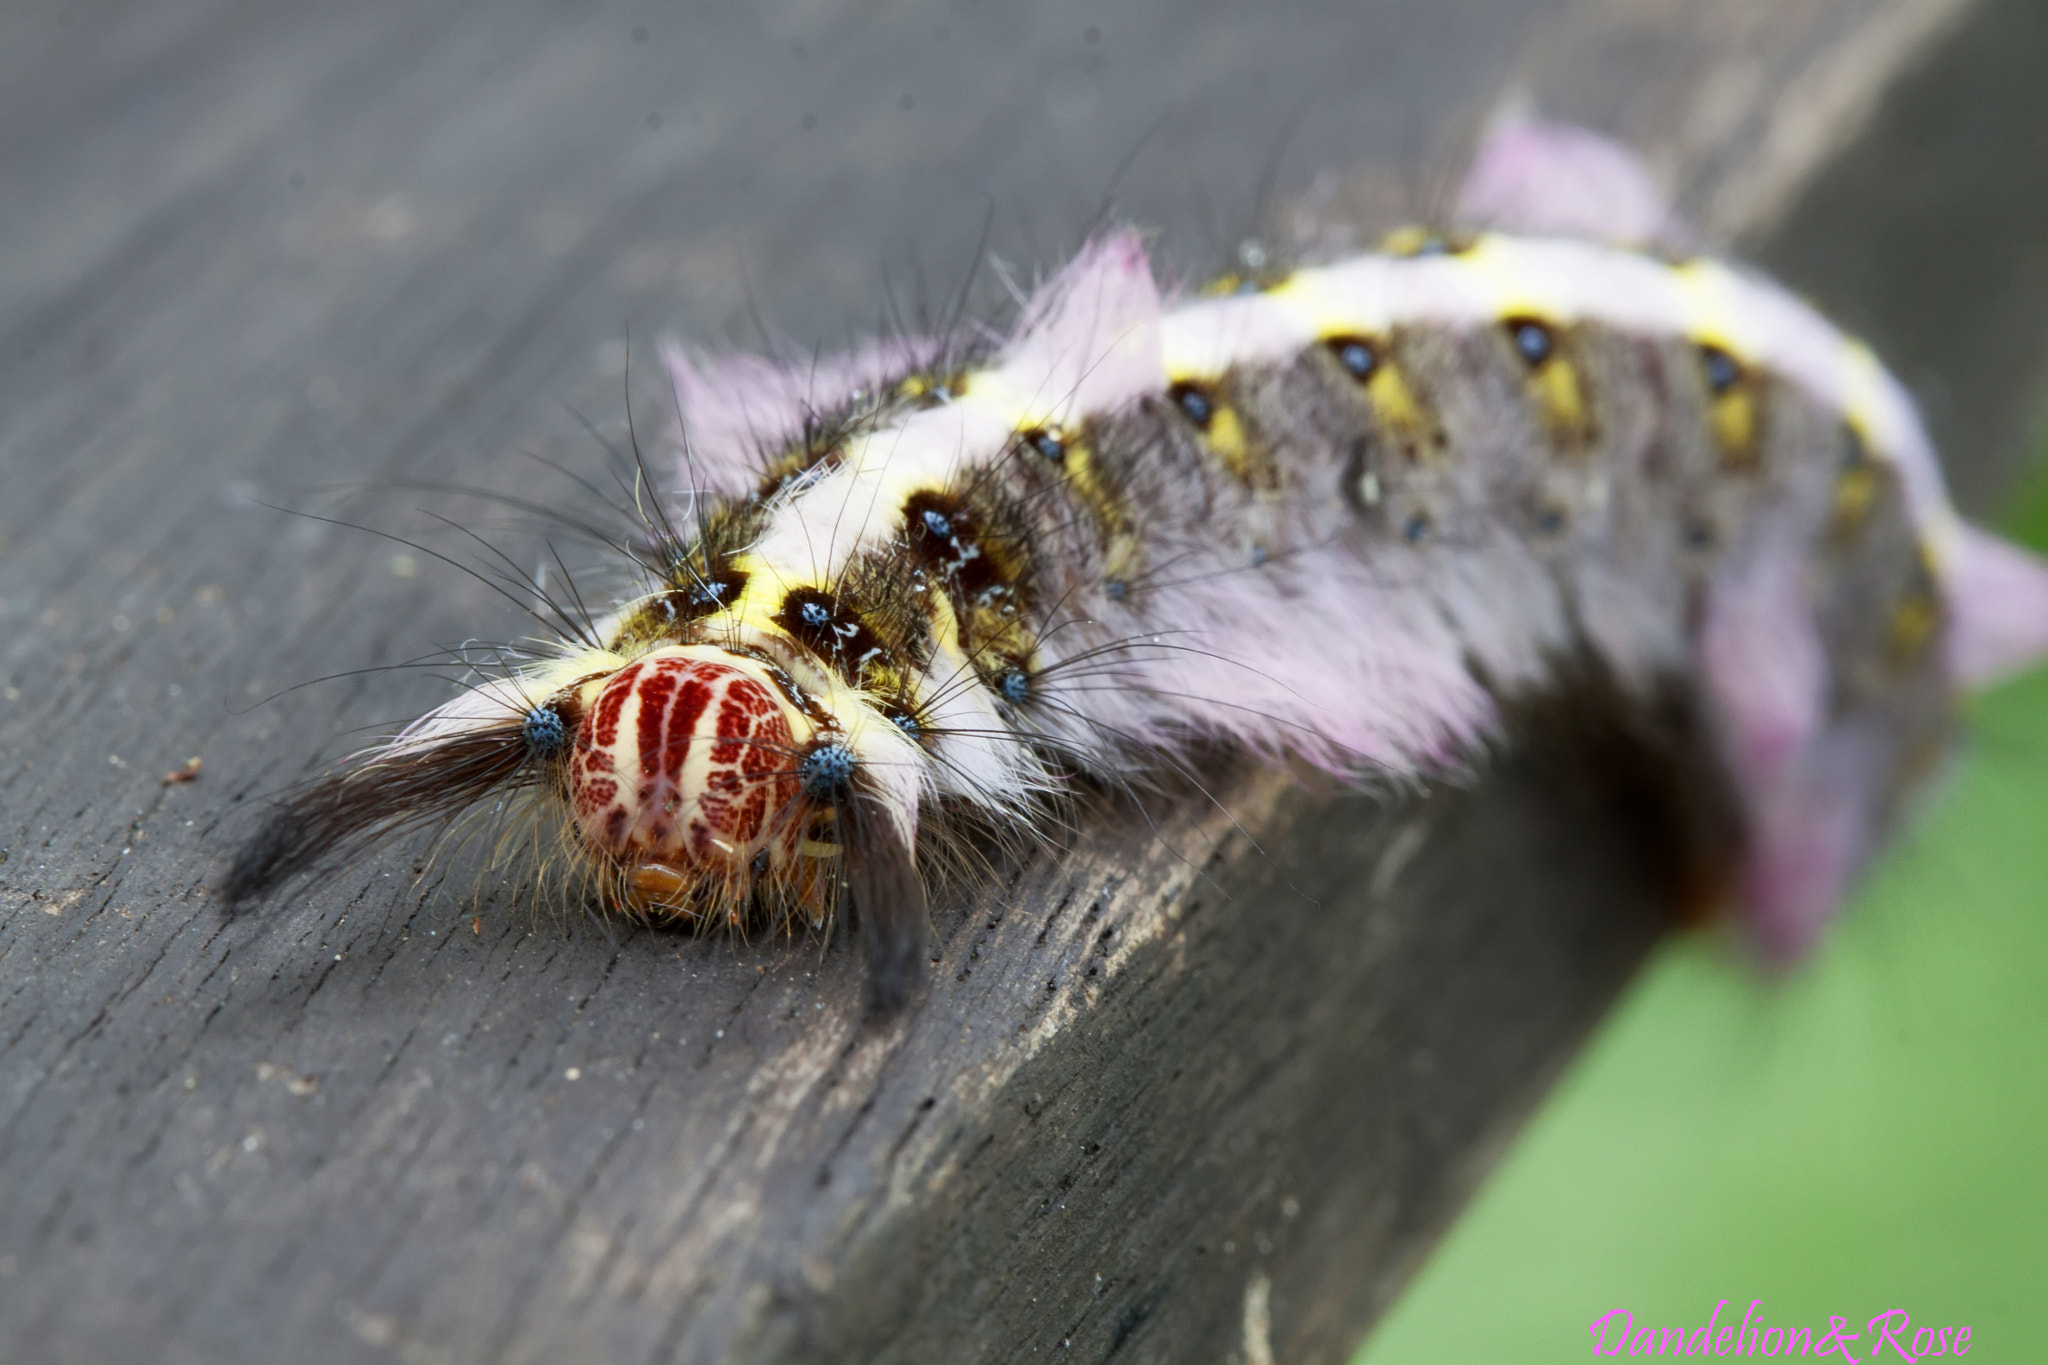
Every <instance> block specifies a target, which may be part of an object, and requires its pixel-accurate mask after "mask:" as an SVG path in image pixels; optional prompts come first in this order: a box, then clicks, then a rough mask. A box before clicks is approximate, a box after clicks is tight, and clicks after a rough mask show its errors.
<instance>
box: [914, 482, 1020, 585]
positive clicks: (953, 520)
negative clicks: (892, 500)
mask: <svg viewBox="0 0 2048 1365" xmlns="http://www.w3.org/2000/svg"><path fill="white" fill-rule="evenodd" d="M977 522H978V519H977V518H976V517H975V515H974V513H973V511H972V510H970V509H969V508H967V507H966V506H965V505H963V504H962V503H961V502H960V501H959V500H958V499H955V498H951V497H948V496H947V495H946V494H943V493H931V492H918V493H912V494H911V495H910V496H909V497H908V498H906V499H904V502H903V524H904V527H905V528H906V531H907V533H908V536H909V540H910V550H911V553H912V554H914V555H916V556H917V557H918V559H919V560H921V561H923V562H924V563H925V564H926V565H928V566H930V567H931V568H932V569H934V570H936V571H937V572H939V573H942V574H945V575H946V576H947V577H948V578H950V579H951V580H952V582H953V584H954V585H955V586H956V587H958V588H959V590H960V592H961V593H963V594H965V595H966V596H968V597H972V596H974V595H976V594H978V593H980V592H983V591H985V590H986V589H988V588H991V587H994V586H996V585H998V584H999V583H1001V582H1002V581H1003V580H1002V575H1001V572H1000V568H999V566H998V565H997V564H996V563H995V561H994V560H993V559H991V558H990V557H989V556H988V555H986V554H984V553H982V545H981V538H980V528H979V526H978V524H977Z"/></svg>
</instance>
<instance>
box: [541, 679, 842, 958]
mask: <svg viewBox="0 0 2048 1365" xmlns="http://www.w3.org/2000/svg"><path fill="white" fill-rule="evenodd" d="M576 701H577V704H576V706H575V708H574V709H575V711H576V712H577V714H578V719H577V723H576V727H575V730H574V732H573V735H572V734H571V733H569V732H568V730H567V729H566V727H564V729H563V733H562V736H561V741H560V742H561V745H562V747H563V750H564V752H562V753H561V754H560V756H559V758H558V759H557V761H558V762H559V763H560V764H561V765H562V767H561V779H562V784H563V788H564V793H565V795H566V798H567V801H568V805H569V811H570V816H571V819H572V820H573V822H574V826H575V832H576V836H577V837H578V838H579V839H580V840H581V841H582V842H583V844H584V846H585V847H586V848H587V849H588V850H589V851H590V852H591V853H593V854H595V855H596V856H597V857H598V858H599V860H600V861H601V862H602V864H603V865H605V866H607V867H609V868H612V869H615V870H616V873H617V876H616V878H615V885H616V889H617V896H618V899H619V900H620V901H621V903H622V904H623V905H624V907H625V908H628V909H630V910H632V911H635V912H637V913H640V914H643V915H647V916H651V917H657V918H660V917H669V916H678V917H684V918H698V917H701V916H703V915H704V914H706V913H707V912H710V911H718V912H723V913H724V914H725V915H726V916H727V917H728V918H729V919H734V920H736V919H737V917H738V916H739V915H740V914H741V913H742V911H743V909H744V906H745V904H746V902H747V900H748V899H749V897H751V896H754V895H756V894H766V893H770V892H771V891H772V893H774V894H776V895H777V896H778V898H784V899H793V900H794V901H795V902H797V905H796V906H795V907H793V908H796V909H799V910H810V911H811V912H813V916H812V917H813V918H814V919H818V918H822V912H823V910H825V909H826V908H829V907H825V906H819V905H817V904H816V903H815V902H816V900H817V898H818V896H819V894H820V889H819V883H820V880H821V878H820V875H819V870H818V869H817V868H815V867H813V868H809V869H806V867H805V866H804V864H805V863H806V861H809V862H811V863H828V862H830V861H832V860H835V859H836V858H837V856H838V853H839V848H838V845H837V844H836V843H835V842H834V841H833V830H832V823H833V817H834V806H833V798H834V797H836V795H837V794H838V791H839V789H840V787H841V786H843V785H845V783H846V782H848V781H850V780H851V778H852V776H853V771H854V768H855V766H856V765H855V764H854V763H853V762H852V761H851V754H850V751H846V750H844V749H843V748H836V747H835V746H833V745H832V744H830V743H826V744H823V745H813V744H811V743H810V741H811V740H812V738H813V728H814V727H813V726H812V724H811V721H810V719H809V717H807V716H806V715H805V714H804V713H803V711H802V710H801V709H800V708H799V707H797V706H796V705H795V704H794V703H793V702H792V701H791V700H789V699H788V698H786V697H785V696H784V695H782V694H781V693H780V691H779V690H778V689H777V687H776V686H775V683H774V680H773V678H772V677H771V676H769V674H768V671H767V668H766V666H765V665H763V664H761V663H759V662H757V661H755V660H753V659H749V658H746V657H743V656H740V655H736V654H732V653H730V652H728V651H726V650H722V649H718V648H715V647H712V646H706V645H693V646H682V647H675V648H668V649H657V650H654V651H652V652H651V653H648V654H644V655H642V656H641V657H639V658H637V659H635V660H633V661H632V662H631V663H629V664H627V665H626V666H625V667H623V668H621V669H619V670H617V671H616V672H614V673H611V674H608V675H605V676H601V677H597V678H593V679H591V680H589V681H587V682H585V683H584V684H583V685H582V686H581V687H579V688H578V689H577V693H576ZM800 740H801V741H803V743H800ZM832 753H844V754H846V756H847V759H846V761H843V762H840V763H838V764H837V767H838V768H840V769H843V772H841V773H840V774H839V776H840V778H841V780H840V781H839V782H837V783H834V784H829V785H828V784H823V783H820V782H817V781H809V782H807V781H806V780H805V777H804V773H805V771H806V769H807V767H809V768H816V767H817V766H818V760H817V759H816V758H814V757H813V756H812V755H813V754H832Z"/></svg>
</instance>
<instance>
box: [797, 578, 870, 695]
mask: <svg viewBox="0 0 2048 1365" xmlns="http://www.w3.org/2000/svg"><path fill="white" fill-rule="evenodd" d="M773 619H774V621H775V624H776V625H778V626H780V627H782V628H783V629H784V630H785V631H787V632H789V636H790V638H791V639H793V640H795V641H797V642H798V643H799V644H801V645H803V646H804V647H806V648H807V649H809V650H810V651H811V652H812V653H813V654H816V655H817V656H818V657H819V658H821V659H823V660H825V662H827V663H828V664H830V665H831V666H832V669H833V671H834V672H836V673H838V674H839V676H840V677H842V678H844V679H845V680H846V681H847V682H849V683H852V684H853V685H854V686H856V687H858V686H859V685H860V683H861V674H862V672H863V671H864V670H865V669H866V668H867V667H868V665H870V664H873V663H876V662H883V661H886V660H887V658H888V647H887V646H886V645H884V644H883V643H882V641H881V638H880V637H879V636H877V635H876V634H875V633H874V631H872V630H870V629H869V628H868V624H867V622H865V621H863V620H862V619H861V618H860V614H859V613H858V612H855V611H852V610H850V609H849V608H847V607H846V606H844V605H843V604H842V603H840V601H839V600H838V599H837V598H835V597H834V596H833V595H832V594H831V593H829V592H826V591H825V590H824V589H822V588H798V589H796V590H795V591H793V592H791V593H790V594H789V595H788V596H787V597H785V598H783V599H782V607H781V609H780V610H779V611H777V612H776V613H775V616H774V618H773Z"/></svg>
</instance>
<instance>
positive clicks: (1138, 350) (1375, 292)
mask: <svg viewBox="0 0 2048 1365" xmlns="http://www.w3.org/2000/svg"><path fill="white" fill-rule="evenodd" d="M1521 315H1530V316H1534V317H1539V318H1542V319H1545V320H1548V321H1553V322H1556V323H1559V324H1566V325H1568V324H1572V323H1580V322H1584V323H1591V324H1597V325H1601V326H1606V327H1611V328H1614V329H1616V330H1618V331H1622V332H1625V333H1631V334H1636V335H1642V336H1649V337H1681V338H1685V339H1687V340H1691V341H1695V342H1698V343H1701V344H1711V345H1714V346H1718V347H1720V348H1722V349H1723V350H1725V351H1727V352H1728V353H1729V354H1730V355H1731V356H1733V357H1734V358H1735V359H1736V360H1737V361H1739V362H1740V363H1742V364H1743V365H1745V366H1748V367H1751V368H1756V369H1761V370H1765V371H1769V372H1772V373H1775V374H1777V375H1779V376H1781V377H1783V378H1784V379H1785V380H1787V381H1789V382H1791V383H1792V384H1794V385H1796V386H1798V387H1799V388H1801V389H1803V390H1805V391H1806V392H1807V393H1808V394H1809V395H1810V396H1811V397H1812V398H1813V399H1814V400H1815V401H1817V402H1818V403H1820V404H1821V405H1822V406H1824V407H1828V408H1831V409H1833V410H1835V411H1837V412H1840V413H1841V414H1842V415H1843V417H1844V419H1845V420H1847V421H1849V422H1850V423H1852V424H1853V425H1854V426H1855V427H1856V428H1857V429H1858V430H1859V432H1861V433H1862V435H1863V437H1864V438H1865V440H1866V442H1867V443H1868V445H1869V447H1870V450H1871V453H1872V454H1873V456H1875V457H1876V458H1879V459H1883V460H1889V461H1893V462H1895V463H1896V464H1897V465H1898V466H1899V468H1900V472H1901V475H1902V476H1903V479H1904V482H1905V485H1906V491H1907V495H1908V498H1909V501H1910V506H1911V508H1912V511H1913V515H1914V517H1915V520H1916V522H1917V523H1918V524H1919V525H1920V527H1921V529H1922V531H1923V533H1924V534H1926V535H1927V536H1928V537H1929V539H1930V541H1931V543H1932V544H1933V546H1934V548H1935V550H1936V553H1937V558H1938V559H1939V558H1940V557H1941V556H1942V553H1943V551H1945V549H1946V548H1947V547H1948V546H1949V545H1951V544H1952V543H1953V541H1954V535H1955V527H1956V522H1955V519H1954V515H1953V513H1952V512H1951V511H1950V510H1949V508H1948V506H1947V502H1946V499H1945V497H1944V495H1943V493H1942V491H1941V489H1942V485H1941V478H1940V473H1939V468H1938V465H1937V463H1936V461H1935V457H1934V453H1933V449H1932V447H1931V445H1930V444H1929V442H1928V440H1927V437H1926V434H1925V432H1924V430H1923V429H1922V427H1921V425H1920V421H1919V418H1918V416H1917V414H1916V413H1915V412H1914V409H1913V405H1912V402H1911V400H1910V399H1909V398H1908V397H1907V395H1906V394H1905V392H1904V390H1903V389H1902V388H1901V387H1900V385H1899V383H1898V381H1897V380H1896V379H1894V378H1893V377H1892V376H1891V375H1890V374H1888V373H1887V372H1886V371H1885V370H1884V369H1883V367H1882V366H1880V365H1879V364H1878V363H1877V362H1876V361H1875V359H1874V358H1872V357H1871V355H1870V353H1869V351H1868V350H1867V349H1866V348H1864V347H1862V346H1861V345H1860V344H1857V343H1855V342H1853V341H1851V340H1850V339H1848V338H1847V337H1845V336H1844V335H1843V334H1842V333H1841V332H1840V331H1839V330H1838V329H1836V328H1835V327H1834V326H1833V325H1831V324H1830V323H1828V322H1827V321H1826V320H1825V319H1823V318H1822V317H1821V316H1820V315H1819V314H1818V313H1816V312H1815V311H1814V310H1813V309H1812V308H1810V307H1808V306H1807V305H1806V304H1805V303H1803V302H1802V301H1800V300H1799V299H1797V298H1795V297H1794V296H1793V295H1791V294H1790V293H1788V292H1786V291H1785V290H1784V289H1782V288H1780V287H1779V286H1777V285H1775V284H1772V283H1771V282H1769V281H1768V280H1765V279H1762V278H1761V277H1758V276H1754V275H1751V274H1749V273H1746V272H1744V271H1741V270H1737V269H1735V268H1733V267H1731V266H1728V265H1725V264H1723V263H1721V262H1718V261H1712V260H1704V259H1703V260H1695V261H1690V262H1686V263H1684V264H1680V265H1666V264H1664V263H1663V262H1661V261H1658V260H1655V259H1653V258H1651V257H1648V256H1644V255H1641V254H1639V253H1637V252H1633V251H1627V250H1622V249H1618V248H1613V247H1607V246H1602V245H1598V244H1596V243H1591V242H1584V241H1578V240H1566V239H1556V240H1551V239H1540V238H1516V237H1507V236H1501V235H1497V234H1489V235H1486V236H1483V237H1481V238H1479V239H1478V240H1477V241H1476V242H1475V243H1474V244H1473V245H1472V246H1471V247H1470V248H1469V249H1467V250H1465V251H1462V252H1459V253H1457V254H1445V255H1423V256H1409V257H1396V256H1386V255H1366V256H1359V257H1355V258H1353V259H1350V260H1346V261H1340V262H1337V263H1335V264H1332V265H1328V266H1320V267H1310V268H1306V269H1303V270H1299V271H1297V272H1295V273H1294V274H1293V275H1292V276H1290V277H1289V278H1288V279H1287V280H1286V281H1284V282H1283V283H1281V284H1280V285H1278V286H1277V287H1275V288H1274V289H1272V290H1270V291H1267V292H1263V293H1257V294H1239V295H1229V296H1225V297H1219V298H1201V299H1194V300H1189V301H1186V302H1183V303H1181V304H1180V305H1178V306H1177V307H1174V308H1172V309H1170V310H1169V311H1168V312H1166V313H1165V314H1164V315H1163V316H1161V317H1160V318H1159V319H1158V321H1157V324H1156V327H1153V326H1134V327H1132V328H1131V329H1129V330H1128V331H1126V332H1123V333H1120V334H1117V335H1115V336H1113V337H1110V338H1109V339H1108V340H1107V342H1106V344H1105V346H1104V348H1103V351H1102V353H1101V354H1100V355H1098V356H1095V357H1092V358H1091V359H1090V361H1089V363H1088V364H1086V365H1081V366H1078V367H1077V366H1076V365H1075V364H1074V363H1073V362H1072V361H1071V360H1069V361H1065V362H1058V361H1056V360H1054V359H1051V358H1049V354H1048V351H1047V349H1046V348H1045V347H1044V346H1042V345H1037V344H1034V339H1033V338H1031V337H1028V336H1027V337H1025V338H1022V339H1020V340H1019V341H1018V342H1016V343H1014V344H1013V345H1012V346H1011V347H1010V348H1009V349H1008V350H1006V351H1005V352H1004V354H1003V355H1002V357H1000V358H999V359H998V361H997V362H996V364H995V365H993V366H992V367H990V369H989V370H987V371H984V372H983V373H981V374H978V375H974V376H970V378H969V380H968V382H967V384H966V386H965V392H964V393H963V394H962V395H961V396H960V397H958V398H956V399H954V400H953V401H951V402H948V403H944V404H942V405H940V406H937V407H934V408H930V409H926V410H923V411H919V412H914V413H910V414H907V415H905V416H903V417H901V418H899V419H897V420H896V421H895V422H894V423H893V424H892V425H891V426H889V427H886V428H884V429H882V430H879V431H875V432H871V433H868V434H866V435H863V436H859V437H856V438H854V439H853V440H852V441H850V442H849V444H848V447H847V450H846V451H845V452H844V455H843V458H842V459H841V461H840V463H839V466H838V467H837V468H835V469H833V470H832V471H831V472H829V473H827V474H826V475H824V476H822V477H820V478H818V479H816V480H815V481H812V482H809V483H806V484H804V485H803V486H802V487H800V488H799V489H798V490H797V491H795V492H794V493H792V494H791V495H790V496H789V497H788V498H787V499H786V500H785V501H784V502H783V504H782V505H781V506H780V507H778V508H777V509H776V510H775V513H774V516H773V519H772V521H771V523H770V526H769V528H768V530H767V532H766V533H765V534H764V535H763V537H762V539H761V541H760V543H759V545H758V546H757V547H756V550H755V553H756V555H757V556H758V558H759V559H760V560H762V561H764V562H765V564H767V565H769V566H772V568H773V571H774V572H775V573H776V574H777V576H778V577H779V578H781V579H783V580H785V581H786V582H787V583H788V584H790V585H794V584H797V583H803V582H818V581H821V580H828V579H830V578H831V577H833V576H835V575H836V574H838V573H839V572H840V571H842V570H843V568H844V567H845V564H846V562H847V560H848V558H849V557H850V556H851V555H852V554H854V553H855V552H856V551H857V550H858V549H860V548H861V547H862V546H865V545H870V544H874V543H878V542H881V541H885V540H887V539H888V538H889V537H891V536H893V535H894V534H896V532H897V528H898V526H899V524H900V519H901V509H902V505H903V501H904V499H905V498H906V497H907V496H908V495H909V494H910V493H912V492H914V491H916V490H917V489H919V488H937V487H944V486H947V485H949V484H952V483H955V482H957V481H958V479H959V478H960V476H961V475H962V474H963V473H965V472H966V471H968V470H970V469H972V468H974V467H976V466H978V465H980V464H982V463H985V462H987V461H990V460H993V459H996V458H999V457H1000V455H1001V453H1002V452H1003V450H1004V449H1005V448H1006V447H1007V446H1008V444H1009V442H1010V441H1011V439H1012V437H1013V436H1014V434H1015V433H1016V432H1017V431H1019V430H1023V429H1025V428H1028V427H1034V426H1071V425H1073V424H1074V423H1076V422H1077V421H1078V420H1080V419H1082V418H1084V417H1090V416H1099V415H1103V412H1104V411H1105V410H1104V409H1101V408H1096V409H1088V408H1086V407H1084V406H1083V403H1082V402H1081V401H1078V400H1077V397H1076V383H1075V380H1074V378H1073V376H1074V375H1076V374H1086V373H1089V372H1091V371H1093V370H1095V369H1097V368H1107V367H1116V368H1119V369H1124V370H1129V369H1134V368H1137V367H1139V366H1143V367H1147V368H1149V370H1150V372H1151V373H1153V374H1154V375H1155V376H1156V382H1155V383H1154V384H1153V385H1152V388H1153V389H1154V391H1158V390H1163V389H1164V388H1165V387H1166V386H1167V385H1169V384H1171V383H1173V382H1176V381H1179V380H1183V379H1189V378H1213V377H1215V376H1218V375H1221V374H1223V373H1224V372H1226V371H1227V370H1230V369H1231V368H1233V367H1237V366H1247V365H1260V364H1273V363H1280V362H1283V361H1285V360H1287V359H1288V358H1290V357H1291V356H1293V355H1294V354H1295V353H1297V352H1299V351H1300V350H1302V349H1303V348H1304V347H1307V346H1310V345H1312V344H1315V343H1316V342H1317V341H1319V340H1321V339H1324V338H1328V337H1332V336H1340V335H1348V334H1360V335H1366V336H1372V335H1378V334H1383V333H1385V332H1386V331H1387V330H1388V329H1389V328H1391V327H1395V326H1398V325H1401V324H1403V323H1434V324H1442V325H1452V326H1456V325H1485V324H1489V323H1493V322H1497V321H1500V320H1502V319H1504V318H1509V317H1515V316H1521ZM1126 388H1127V386H1120V387H1119V389H1118V390H1117V397H1118V398H1119V399H1121V400H1123V401H1128V393H1127V392H1126Z"/></svg>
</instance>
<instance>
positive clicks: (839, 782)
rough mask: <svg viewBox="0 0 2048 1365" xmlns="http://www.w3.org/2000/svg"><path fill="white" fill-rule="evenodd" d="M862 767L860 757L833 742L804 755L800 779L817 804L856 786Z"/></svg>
mask: <svg viewBox="0 0 2048 1365" xmlns="http://www.w3.org/2000/svg"><path fill="white" fill-rule="evenodd" d="M859 767H860V756H859V755H858V754H856V753H854V751H853V750H851V749H849V748H847V747H846V746H845V745H844V744H841V743H839V742H838V741H837V740H833V741H829V742H827V743H824V744H820V745H819V746H818V747H816V748H815V749H812V750H811V751H810V752H809V753H807V754H805V755H804V756H803V761H802V762H800V763H799V764H798V765H797V778H798V780H799V781H801V782H802V783H803V788H804V795H805V796H808V797H810V798H811V799H812V800H813V801H830V800H833V799H835V798H837V797H838V796H840V795H841V794H843V793H844V792H845V791H846V790H847V789H848V788H849V787H851V786H852V785H853V774H854V772H855V771H856V770H857V769H859Z"/></svg>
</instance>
